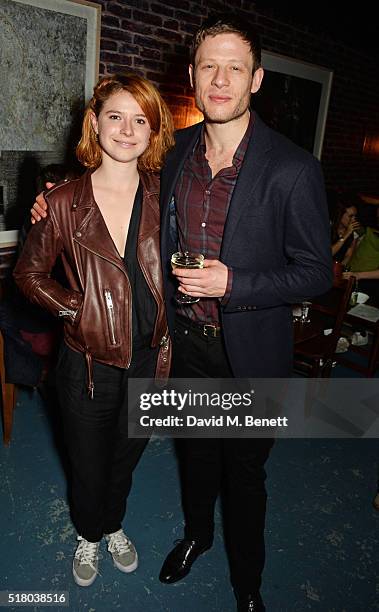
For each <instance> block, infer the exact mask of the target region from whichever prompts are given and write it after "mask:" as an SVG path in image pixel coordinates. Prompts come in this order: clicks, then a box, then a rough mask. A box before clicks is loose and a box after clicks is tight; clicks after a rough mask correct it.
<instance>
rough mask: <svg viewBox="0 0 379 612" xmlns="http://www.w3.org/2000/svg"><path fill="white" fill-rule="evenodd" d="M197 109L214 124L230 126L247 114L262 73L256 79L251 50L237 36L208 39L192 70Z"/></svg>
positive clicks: (257, 73)
mask: <svg viewBox="0 0 379 612" xmlns="http://www.w3.org/2000/svg"><path fill="white" fill-rule="evenodd" d="M189 73H190V79H191V85H192V87H194V89H195V99H196V106H197V107H198V108H199V110H201V112H202V113H203V114H204V117H205V119H206V121H208V122H211V123H228V122H229V121H233V120H234V119H238V118H239V117H242V116H243V115H244V114H245V113H247V111H248V108H249V105H250V94H251V93H255V92H257V91H258V89H259V88H260V85H261V82H262V78H263V70H262V68H258V70H256V71H255V73H254V75H253V56H252V53H251V50H250V46H249V44H248V43H247V42H245V41H244V40H243V39H242V38H241V37H240V36H239V35H238V34H232V33H230V34H229V33H227V34H217V36H207V37H206V38H205V39H204V40H203V42H202V43H201V45H200V46H199V48H198V50H197V52H196V57H195V66H192V65H191V66H190V67H189Z"/></svg>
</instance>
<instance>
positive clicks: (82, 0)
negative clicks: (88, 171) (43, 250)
mask: <svg viewBox="0 0 379 612" xmlns="http://www.w3.org/2000/svg"><path fill="white" fill-rule="evenodd" d="M100 25H101V5H100V4H99V3H96V1H93V2H92V1H89V0H0V55H1V57H2V62H1V65H0V79H1V81H2V82H4V83H5V82H6V83H7V86H6V87H3V88H2V89H1V90H0V106H1V108H4V112H3V114H2V121H1V124H0V185H1V186H2V189H1V194H0V195H1V202H0V213H1V214H2V215H3V219H1V218H0V229H1V230H3V227H4V226H5V230H14V229H19V228H20V227H21V226H22V224H23V222H24V220H25V216H26V211H27V210H28V207H29V208H30V204H31V202H32V201H33V200H34V196H35V192H34V190H35V179H36V177H37V176H38V174H39V172H40V170H41V169H42V168H44V167H46V166H49V165H51V164H63V163H64V164H68V163H69V161H68V160H72V159H74V151H75V146H76V144H77V142H78V139H79V137H80V125H81V121H82V113H83V110H84V107H85V104H86V103H87V102H88V100H89V99H90V97H91V96H92V93H93V88H94V86H95V84H96V82H97V80H98V74H99V56H100ZM28 200H29V201H28ZM1 214H0V217H1ZM1 225H2V226H1Z"/></svg>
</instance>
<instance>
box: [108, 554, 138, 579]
mask: <svg viewBox="0 0 379 612" xmlns="http://www.w3.org/2000/svg"><path fill="white" fill-rule="evenodd" d="M112 558H113V557H112ZM113 564H114V566H115V567H117V569H119V570H120V572H124V574H130V572H134V570H136V569H137V567H138V555H137V553H136V558H135V561H133V563H131V564H130V565H122V564H121V563H120V562H119V561H116V559H113Z"/></svg>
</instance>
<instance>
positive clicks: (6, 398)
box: [0, 332, 16, 446]
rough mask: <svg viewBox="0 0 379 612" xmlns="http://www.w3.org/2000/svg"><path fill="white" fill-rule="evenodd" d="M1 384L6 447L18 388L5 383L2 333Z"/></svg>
mask: <svg viewBox="0 0 379 612" xmlns="http://www.w3.org/2000/svg"><path fill="white" fill-rule="evenodd" d="M0 382H1V399H2V414H3V441H4V444H5V445H6V446H8V445H9V443H10V440H11V433H12V425H13V411H14V408H15V405H16V386H15V385H13V384H12V383H6V382H5V366H4V340H3V334H2V333H1V332H0Z"/></svg>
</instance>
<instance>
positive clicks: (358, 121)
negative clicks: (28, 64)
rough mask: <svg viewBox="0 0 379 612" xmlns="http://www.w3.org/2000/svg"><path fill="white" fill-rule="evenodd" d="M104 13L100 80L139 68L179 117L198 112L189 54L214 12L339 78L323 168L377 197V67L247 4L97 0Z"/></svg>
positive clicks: (332, 180) (339, 182) (329, 177)
mask: <svg viewBox="0 0 379 612" xmlns="http://www.w3.org/2000/svg"><path fill="white" fill-rule="evenodd" d="M97 1H98V2H99V3H100V4H101V5H102V7H103V12H102V29H101V51H100V74H110V73H112V72H115V71H119V70H122V69H133V70H136V71H138V72H139V73H140V74H142V75H144V76H146V77H147V78H149V79H151V80H152V81H153V82H154V83H156V84H157V85H158V86H159V88H160V90H161V92H162V94H163V95H164V97H165V99H166V101H167V102H168V104H169V105H170V108H171V109H172V110H173V112H174V114H175V113H177V111H178V108H179V107H180V106H183V105H184V106H188V105H189V106H194V105H193V99H192V94H191V90H190V88H189V85H188V78H187V58H188V47H189V44H190V41H191V36H192V34H193V32H194V31H195V30H196V29H197V27H198V26H199V25H200V23H201V22H202V20H203V18H204V17H206V16H207V15H208V13H209V11H214V10H216V11H217V10H219V11H220V10H221V11H223V10H227V9H230V10H232V11H234V12H237V13H239V14H240V15H242V16H243V17H245V18H246V19H250V20H251V21H252V22H253V23H255V24H256V25H257V26H259V30H260V33H261V36H262V46H263V48H264V49H266V50H268V51H274V52H277V53H282V54H285V55H288V56H290V57H293V58H297V59H300V60H303V61H307V62H310V63H313V64H318V65H320V66H325V67H326V68H329V69H332V70H333V71H334V77H333V86H332V93H331V99H330V106H329V114H328V120H327V125H326V132H325V139H324V148H323V155H322V164H323V168H324V172H325V178H326V182H327V185H329V186H333V187H334V186H337V187H340V188H345V189H353V190H358V191H366V192H370V193H376V194H379V160H376V159H370V158H365V157H364V156H363V155H362V146H363V141H364V137H365V133H366V131H377V132H379V113H378V108H379V79H378V78H377V61H376V59H377V58H375V57H371V56H370V55H369V54H368V53H366V54H365V53H361V52H360V51H358V50H354V49H352V48H350V47H348V46H346V45H345V44H343V43H339V42H338V41H336V40H333V39H332V38H330V37H327V36H326V35H325V34H324V33H323V32H320V31H318V32H317V31H313V32H312V31H311V30H310V29H309V28H305V27H300V26H299V25H298V24H296V23H294V22H288V21H287V22H284V21H283V20H278V19H275V17H274V16H273V14H272V12H270V11H267V12H265V13H263V12H262V9H260V10H256V11H255V10H254V3H253V2H249V1H247V0H229V1H226V2H224V1H222V0H165V1H164V2H162V1H159V0H97Z"/></svg>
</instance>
